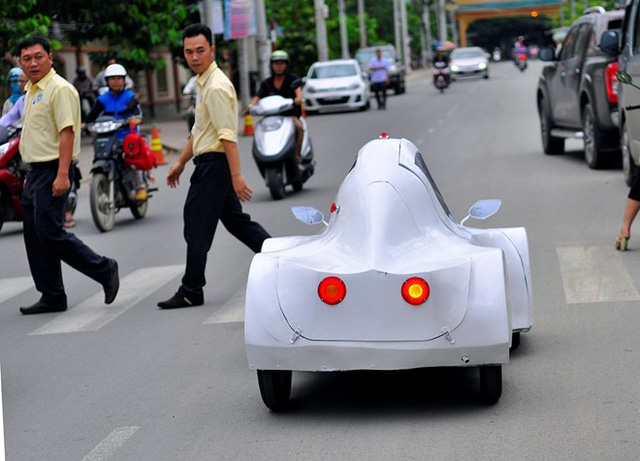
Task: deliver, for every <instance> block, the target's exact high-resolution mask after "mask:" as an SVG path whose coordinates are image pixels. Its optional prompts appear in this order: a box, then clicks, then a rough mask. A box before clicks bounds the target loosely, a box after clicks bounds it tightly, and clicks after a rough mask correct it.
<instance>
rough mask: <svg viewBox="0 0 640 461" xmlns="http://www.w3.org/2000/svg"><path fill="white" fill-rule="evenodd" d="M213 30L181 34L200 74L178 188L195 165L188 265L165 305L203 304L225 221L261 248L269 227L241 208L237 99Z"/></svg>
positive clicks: (172, 172) (193, 28)
mask: <svg viewBox="0 0 640 461" xmlns="http://www.w3.org/2000/svg"><path fill="white" fill-rule="evenodd" d="M211 42H212V36H211V29H209V28H208V27H207V26H205V25H204V24H192V25H190V26H188V27H186V28H185V30H184V32H183V34H182V43H183V48H184V56H185V58H186V60H187V63H188V64H189V67H191V69H192V70H193V71H194V72H195V73H196V74H198V78H197V80H196V83H197V86H198V96H197V100H196V117H195V124H194V126H193V129H192V130H191V137H190V138H189V141H188V143H187V147H186V148H185V149H184V150H183V151H182V153H181V154H180V158H179V159H178V161H177V162H176V163H175V164H174V165H173V166H171V168H170V169H169V172H168V173H167V184H168V185H169V187H176V186H177V185H178V184H179V180H180V175H181V174H182V172H183V171H184V166H185V164H186V163H187V162H188V161H189V160H191V159H192V158H193V163H195V165H196V167H195V170H194V172H193V175H192V176H191V185H190V187H189V192H188V194H187V199H186V201H185V204H184V238H185V240H186V241H187V264H186V269H185V273H184V276H183V278H182V284H181V285H180V288H179V289H178V291H177V292H176V293H175V294H174V295H173V296H172V297H171V298H169V299H167V300H166V301H162V302H159V303H158V307H160V308H161V309H176V308H181V307H189V306H198V305H201V304H203V303H204V294H203V287H204V285H205V283H206V280H205V268H206V264H207V253H208V252H209V249H210V248H211V244H212V242H213V236H214V234H215V231H216V226H217V225H218V220H220V221H222V224H223V225H224V227H225V228H226V229H227V230H228V231H229V232H230V233H231V234H232V235H233V236H235V237H236V238H237V239H238V240H240V241H241V242H242V243H244V244H245V245H247V246H248V247H249V248H251V249H252V250H253V251H254V252H256V253H257V252H259V251H260V249H261V248H262V242H264V241H265V239H267V238H269V234H268V233H267V231H265V230H264V229H263V227H262V226H261V225H260V224H258V223H257V222H255V221H252V220H251V217H250V216H249V215H248V214H246V213H244V212H243V211H242V205H241V203H240V202H241V201H242V202H244V201H247V200H251V196H252V191H251V189H250V188H249V186H248V185H247V182H246V181H245V179H244V176H243V175H242V171H241V170H240V156H239V154H238V145H237V144H236V141H237V136H238V100H237V97H236V92H235V89H234V88H233V85H232V83H231V81H230V80H229V79H228V78H227V76H226V75H225V74H224V72H222V71H221V70H220V68H218V66H217V65H216V63H215V61H214V59H213V57H214V52H215V46H213V45H212V44H211Z"/></svg>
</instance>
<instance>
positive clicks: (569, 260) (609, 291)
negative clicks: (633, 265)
mask: <svg viewBox="0 0 640 461" xmlns="http://www.w3.org/2000/svg"><path fill="white" fill-rule="evenodd" d="M556 253H557V254H558V259H559V262H560V272H561V274H562V285H563V287H564V295H565V299H566V301H567V304H577V303H598V302H612V301H639V300H640V294H639V293H638V290H637V289H636V287H635V285H634V284H633V279H632V278H631V276H630V275H629V272H628V271H627V268H626V266H625V265H624V262H623V260H622V253H621V252H618V251H614V250H613V249H612V248H610V247H608V246H607V247H603V246H591V247H590V246H578V247H556Z"/></svg>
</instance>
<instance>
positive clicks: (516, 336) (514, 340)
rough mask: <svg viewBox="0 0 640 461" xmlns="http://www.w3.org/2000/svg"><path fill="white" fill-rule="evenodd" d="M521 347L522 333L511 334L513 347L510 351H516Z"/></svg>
mask: <svg viewBox="0 0 640 461" xmlns="http://www.w3.org/2000/svg"><path fill="white" fill-rule="evenodd" d="M519 345H520V332H519V331H513V332H512V333H511V347H510V348H509V350H510V351H514V350H516V349H517V348H518V346H519Z"/></svg>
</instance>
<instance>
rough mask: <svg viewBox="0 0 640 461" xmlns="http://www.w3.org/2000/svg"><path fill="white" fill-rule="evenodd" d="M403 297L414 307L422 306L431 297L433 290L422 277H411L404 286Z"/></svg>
mask: <svg viewBox="0 0 640 461" xmlns="http://www.w3.org/2000/svg"><path fill="white" fill-rule="evenodd" d="M401 292H402V297H403V298H404V300H405V301H406V302H408V303H409V304H411V305H412V306H417V305H418V304H422V303H423V302H425V301H426V300H427V298H428V297H429V293H430V292H431V289H430V288H429V284H428V283H427V281H426V280H424V279H422V278H420V277H411V278H408V279H407V280H405V282H404V283H403V284H402V289H401Z"/></svg>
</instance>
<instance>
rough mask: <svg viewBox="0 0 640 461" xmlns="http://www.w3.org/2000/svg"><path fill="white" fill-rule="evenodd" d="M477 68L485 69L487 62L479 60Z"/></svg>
mask: <svg viewBox="0 0 640 461" xmlns="http://www.w3.org/2000/svg"><path fill="white" fill-rule="evenodd" d="M478 68H479V69H480V70H485V69H486V68H487V63H485V62H481V63H480V64H478Z"/></svg>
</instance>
